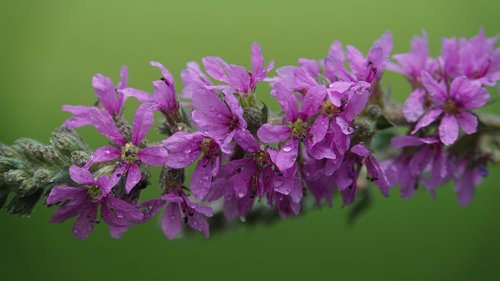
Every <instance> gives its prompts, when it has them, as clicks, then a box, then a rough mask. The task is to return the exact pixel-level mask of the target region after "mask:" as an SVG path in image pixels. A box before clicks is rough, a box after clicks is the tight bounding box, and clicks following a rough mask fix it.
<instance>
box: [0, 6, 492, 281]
mask: <svg viewBox="0 0 500 281" xmlns="http://www.w3.org/2000/svg"><path fill="white" fill-rule="evenodd" d="M403 2H405V1H380V0H379V1H338V2H337V3H336V2H335V1H312V0H309V1H291V0H289V1H275V2H274V1H269V0H267V1H266V0H258V1H257V0H253V1H199V2H197V1H189V0H184V1H179V2H170V1H155V2H153V1H102V0H101V1H98V0H97V1H94V0H92V1H90V0H87V1H9V2H8V3H7V1H4V2H3V3H2V5H1V7H0V36H1V43H0V77H1V78H0V106H1V110H0V119H1V120H2V121H1V126H0V141H1V142H4V143H9V144H10V143H12V142H13V141H14V140H15V139H16V138H19V137H24V136H26V137H33V138H35V139H38V140H42V141H46V140H47V139H48V137H49V135H50V133H51V131H52V130H53V129H54V128H56V127H57V126H59V125H60V124H61V122H62V121H63V120H64V119H65V118H67V117H68V115H67V114H65V113H62V112H60V107H61V105H62V104H91V103H93V101H94V100H95V98H94V96H93V93H92V89H91V77H92V75H94V74H95V73H96V72H99V73H103V74H105V75H108V76H111V77H113V78H114V79H116V78H117V77H118V71H119V68H120V67H121V66H122V65H124V64H125V65H128V66H129V69H130V84H131V85H132V86H134V87H137V88H142V89H144V90H150V89H151V87H152V85H151V81H152V80H153V79H157V78H158V75H159V73H158V72H157V70H156V69H154V68H152V67H150V66H149V65H148V62H149V61H150V60H158V61H160V62H163V63H165V64H166V65H167V66H168V68H169V69H170V70H171V71H172V72H173V73H174V74H175V78H176V79H177V85H178V87H179V88H180V86H181V83H180V79H179V73H180V71H181V70H182V69H183V67H184V66H185V63H186V62H188V61H189V60H198V61H199V60H200V59H201V58H202V57H203V56H206V55H218V56H221V57H223V58H224V59H226V60H227V61H229V62H232V63H237V64H242V65H246V66H249V49H250V44H251V43H252V42H253V41H258V42H259V43H260V44H261V45H262V47H263V51H264V55H265V57H266V59H271V58H272V59H275V60H276V63H277V65H279V66H283V65H287V64H294V63H296V60H297V59H298V58H300V57H309V58H321V57H323V56H324V55H325V54H326V51H327V50H328V47H329V44H330V43H331V42H332V41H333V40H335V39H339V40H341V41H342V42H343V43H344V44H353V45H356V46H358V47H359V48H360V49H361V50H362V51H363V52H365V53H366V52H367V50H368V49H369V47H370V45H371V43H372V42H373V41H374V40H375V39H376V38H378V36H380V35H381V34H382V33H383V32H385V31H386V30H391V31H392V32H393V35H394V38H395V40H394V43H395V52H404V51H406V50H408V48H409V44H410V38H411V37H412V36H413V35H415V34H418V33H420V31H421V30H426V31H427V32H428V34H429V39H430V41H431V48H432V51H433V54H434V55H437V54H438V52H439V45H440V38H441V36H467V37H468V36H471V35H474V34H475V33H477V32H478V30H479V28H480V27H481V26H482V27H484V28H485V29H486V31H487V33H488V35H490V36H491V35H495V34H496V33H498V32H499V27H500V22H499V20H498V11H499V9H500V4H499V3H500V2H497V1H480V0H476V1H468V0H465V1H412V2H410V1H408V2H406V3H403ZM495 2H496V3H495ZM384 86H385V87H389V86H390V87H391V89H392V92H393V94H394V95H395V96H396V98H397V99H398V100H400V101H402V100H403V99H404V97H405V95H407V93H408V87H407V86H406V84H405V81H404V79H403V78H401V77H398V76H397V75H394V74H386V75H385V79H384ZM259 94H260V96H261V97H263V96H264V94H265V88H261V89H260V91H259ZM263 98H264V99H266V100H269V98H267V97H263ZM271 104H272V105H273V106H274V108H276V103H272V102H271ZM489 110H490V111H494V112H497V113H500V107H499V106H498V105H494V106H491V107H490V108H489ZM128 113H129V114H130V112H128ZM81 132H82V134H83V135H84V136H85V137H87V139H88V140H89V143H91V144H92V145H93V146H94V147H95V146H97V145H100V144H103V143H104V138H102V137H99V136H98V135H97V134H96V133H95V132H94V131H93V130H92V129H90V128H85V129H83V130H81ZM499 172H500V167H497V168H492V169H491V175H490V177H489V178H487V179H486V180H485V182H484V184H482V186H481V187H480V188H479V189H478V191H477V196H476V199H475V200H474V202H473V204H472V205H471V206H470V207H468V208H461V207H459V205H458V203H457V202H456V200H455V195H454V193H453V191H452V187H451V186H446V187H445V188H442V189H440V190H439V192H438V197H437V199H435V200H434V199H432V198H431V197H430V196H429V195H428V194H426V193H425V192H424V191H420V192H418V193H417V195H416V196H415V198H413V199H411V200H409V201H407V200H403V199H401V198H399V194H398V191H397V190H393V192H392V193H391V196H390V198H388V199H385V198H382V197H381V196H380V195H378V193H377V196H376V198H375V203H374V206H373V208H372V209H371V210H370V211H369V212H368V213H366V214H365V215H363V216H362V217H361V218H360V219H359V221H358V222H357V223H356V224H355V225H354V226H353V227H347V226H346V220H345V217H346V213H347V210H346V209H342V208H341V207H340V205H341V204H340V202H339V200H338V199H337V200H336V201H335V205H334V207H333V208H331V209H329V208H324V209H322V210H316V211H312V212H310V213H308V214H307V215H305V216H303V217H300V218H297V219H290V220H287V221H283V222H279V223H277V224H274V225H272V226H258V227H256V228H251V229H250V228H246V227H240V228H237V229H235V230H231V231H228V232H225V233H219V234H218V235H215V236H213V237H212V238H210V239H209V240H205V239H203V238H202V237H201V236H200V235H196V236H193V237H185V238H183V239H178V240H175V241H168V240H167V239H166V238H165V237H164V236H163V234H162V233H161V231H160V229H159V226H158V219H153V221H152V222H150V223H149V224H146V225H144V226H140V227H137V228H133V229H132V230H130V231H129V232H128V233H126V234H125V235H124V236H123V237H122V239H120V240H114V239H112V238H110V236H109V235H108V232H107V228H106V227H105V226H103V225H99V226H98V227H97V228H96V230H95V231H94V233H93V234H92V235H91V237H90V238H89V239H88V240H86V241H77V240H76V239H74V238H73V236H72V235H71V223H70V222H68V223H64V224H58V225H52V224H49V223H48V220H49V217H50V215H51V213H52V212H53V211H54V209H47V208H44V207H43V206H38V207H37V208H36V209H35V212H34V214H33V215H32V216H31V217H30V218H26V219H21V218H18V217H14V216H10V215H7V214H6V213H5V212H3V211H2V212H0V225H1V230H0V241H1V248H0V279H1V280H96V279H104V280H114V279H121V280H133V279H135V280H269V279H273V280H276V279H286V280H333V279H336V280H348V279H354V280H377V279H384V280H391V279H392V280H455V281H456V280H492V279H495V277H496V278H498V276H500V267H499V261H500V253H499V251H500V242H499V240H498V239H500V220H499V216H498V215H499V214H500V205H499V204H498V202H499V200H500V188H499V187H498V183H499V180H500V176H499V175H498V174H499ZM155 193H156V188H154V187H153V188H152V189H151V190H150V191H148V194H149V196H154V194H155Z"/></svg>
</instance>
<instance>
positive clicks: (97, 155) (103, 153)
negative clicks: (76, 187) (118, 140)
mask: <svg viewBox="0 0 500 281" xmlns="http://www.w3.org/2000/svg"><path fill="white" fill-rule="evenodd" d="M120 156H121V151H120V150H119V149H118V148H116V147H112V146H103V147H99V148H98V149H96V150H95V151H94V153H93V154H92V157H91V158H90V161H89V162H90V163H101V162H108V161H111V160H115V159H117V158H119V157H120ZM85 166H87V167H89V164H87V165H85Z"/></svg>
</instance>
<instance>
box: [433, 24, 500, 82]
mask: <svg viewBox="0 0 500 281" xmlns="http://www.w3.org/2000/svg"><path fill="white" fill-rule="evenodd" d="M497 40H498V36H496V37H492V38H486V35H485V33H484V30H482V29H481V30H480V31H479V34H478V35H476V36H474V37H472V38H471V39H470V40H467V39H465V38H460V39H459V40H457V39H455V38H446V39H443V43H442V50H441V58H440V62H441V65H442V70H443V71H442V72H443V75H444V77H446V78H450V79H453V78H456V77H458V76H462V75H463V76H466V77H467V78H469V79H471V80H477V81H478V82H480V83H481V84H484V85H488V86H493V85H495V83H496V82H497V81H499V80H500V48H496V46H495V45H496V42H497Z"/></svg>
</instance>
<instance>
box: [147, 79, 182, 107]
mask: <svg viewBox="0 0 500 281" xmlns="http://www.w3.org/2000/svg"><path fill="white" fill-rule="evenodd" d="M153 89H154V90H153V99H154V102H155V104H156V106H157V107H158V109H160V110H161V111H163V112H167V113H168V112H175V111H177V109H178V103H177V98H176V97H175V88H174V87H173V85H167V83H166V82H165V81H163V80H157V81H154V82H153Z"/></svg>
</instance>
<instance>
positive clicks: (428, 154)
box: [386, 136, 449, 198]
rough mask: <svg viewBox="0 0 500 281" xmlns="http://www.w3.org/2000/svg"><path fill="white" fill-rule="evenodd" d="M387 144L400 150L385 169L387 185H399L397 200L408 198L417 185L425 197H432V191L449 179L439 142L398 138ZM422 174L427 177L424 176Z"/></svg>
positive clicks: (427, 139)
mask: <svg viewBox="0 0 500 281" xmlns="http://www.w3.org/2000/svg"><path fill="white" fill-rule="evenodd" d="M391 144H392V146H393V147H395V148H403V149H404V150H403V151H402V153H401V155H400V156H399V157H397V158H396V159H394V160H392V161H391V162H390V163H389V164H388V165H387V169H386V174H387V178H388V179H389V182H390V183H391V185H396V184H399V185H400V187H401V188H400V194H401V197H403V198H410V197H412V196H413V194H414V193H415V190H416V189H417V188H418V186H419V183H420V182H421V181H422V182H423V183H424V186H425V187H426V188H427V190H428V191H429V193H430V194H431V195H432V196H435V188H436V187H438V186H440V185H443V184H444V183H445V182H446V181H448V179H449V172H448V170H449V165H448V164H449V161H448V157H447V156H446V154H445V150H444V145H443V144H442V143H441V142H440V141H439V138H438V137H426V138H417V137H413V136H398V137H394V138H393V139H392V140H391ZM405 148H409V149H405ZM425 172H428V173H429V174H430V176H428V177H426V176H424V173H425Z"/></svg>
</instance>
